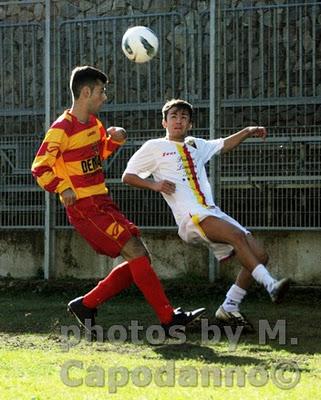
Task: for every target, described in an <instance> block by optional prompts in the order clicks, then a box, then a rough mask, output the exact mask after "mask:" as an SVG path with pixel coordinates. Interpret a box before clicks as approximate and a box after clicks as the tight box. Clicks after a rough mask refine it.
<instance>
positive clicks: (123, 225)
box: [66, 194, 140, 258]
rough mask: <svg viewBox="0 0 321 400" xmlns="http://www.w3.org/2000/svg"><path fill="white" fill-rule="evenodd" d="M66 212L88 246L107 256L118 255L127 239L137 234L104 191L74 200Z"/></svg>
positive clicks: (136, 229) (136, 230)
mask: <svg viewBox="0 0 321 400" xmlns="http://www.w3.org/2000/svg"><path fill="white" fill-rule="evenodd" d="M66 211H67V215H68V219H69V221H70V223H71V224H72V225H73V226H74V227H75V228H76V230H77V231H78V232H79V233H80V235H81V236H82V237H83V238H84V239H85V240H87V242H88V243H89V244H90V245H91V247H92V248H93V249H94V250H95V251H96V252H97V253H100V254H105V255H107V256H109V257H113V258H115V257H118V256H119V255H120V252H121V250H122V248H123V247H124V245H125V244H126V243H127V241H128V240H129V239H130V238H131V237H132V236H139V235H140V232H139V229H138V228H137V226H136V225H135V224H133V223H132V222H130V221H129V220H128V219H127V218H126V217H125V216H124V215H123V214H122V213H121V212H120V210H119V208H118V207H117V206H116V204H115V203H114V202H113V201H112V200H111V198H110V197H109V196H107V195H104V194H102V195H96V196H91V197H86V198H84V199H80V200H77V202H76V203H75V204H74V205H72V206H69V207H67V208H66Z"/></svg>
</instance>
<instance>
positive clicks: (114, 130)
mask: <svg viewBox="0 0 321 400" xmlns="http://www.w3.org/2000/svg"><path fill="white" fill-rule="evenodd" d="M107 133H108V135H109V136H110V137H111V138H112V140H114V141H115V142H123V141H124V140H126V138H127V134H126V131H125V129H124V128H121V127H120V126H111V127H109V128H108V129H107Z"/></svg>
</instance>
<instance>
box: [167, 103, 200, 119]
mask: <svg viewBox="0 0 321 400" xmlns="http://www.w3.org/2000/svg"><path fill="white" fill-rule="evenodd" d="M173 107H177V108H178V109H179V110H182V109H183V110H187V111H188V114H189V117H190V121H191V122H192V120H193V106H192V105H191V104H190V103H188V102H187V101H185V100H182V99H171V100H168V101H167V102H166V103H165V104H164V106H163V108H162V114H163V119H164V120H165V121H166V119H167V114H168V111H169V110H170V109H171V108H173Z"/></svg>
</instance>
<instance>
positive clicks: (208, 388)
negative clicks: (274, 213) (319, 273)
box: [0, 281, 321, 400]
mask: <svg viewBox="0 0 321 400" xmlns="http://www.w3.org/2000/svg"><path fill="white" fill-rule="evenodd" d="M91 285H92V284H91V283H86V284H83V283H80V282H73V283H72V284H71V283H65V282H59V283H57V282H56V283H52V284H50V285H49V284H48V283H42V282H29V283H26V282H14V281H9V282H6V281H5V282H2V283H1V285H0V314H1V318H0V343H1V348H0V399H1V400H20V399H21V400H25V399H28V400H32V399H33V400H40V399H41V400H45V399H53V400H73V399H75V400H94V399H99V400H100V399H140V400H156V399H159V400H179V399H182V400H183V399H184V400H185V399H204V400H205V399H224V400H230V399H231V400H232V399H233V400H235V399H268V400H270V399H291V400H292V399H298V400H299V399H300V400H301V399H308V398H311V399H312V398H315V399H316V398H319V397H320V395H319V391H320V389H319V387H320V384H321V347H320V322H321V311H320V308H319V303H320V292H319V291H317V290H315V291H313V292H309V291H305V292H302V291H295V290H292V291H291V293H290V294H289V297H288V299H287V301H285V302H284V304H281V305H279V306H274V305H273V304H271V303H270V302H269V300H268V298H267V297H266V296H265V294H264V293H262V291H259V292H255V291H252V292H251V293H250V294H249V297H248V299H247V301H246V302H245V303H244V306H243V310H244V311H245V312H246V314H247V315H248V316H249V318H250V319H251V320H252V321H253V322H254V325H255V327H256V328H257V333H255V334H251V335H249V334H248V335H242V336H241V338H240V340H239V342H238V343H237V345H235V346H232V345H231V344H230V343H229V341H228V340H227V338H226V337H225V336H224V335H222V337H221V338H220V340H219V341H217V342H216V343H214V342H211V341H209V342H205V341H204V340H202V336H201V330H200V327H195V328H193V329H191V331H190V332H189V333H187V337H186V341H185V342H184V343H179V342H176V341H175V340H166V341H165V342H163V343H160V344H158V345H151V344H149V343H148V341H147V340H146V330H144V331H143V332H141V335H140V339H141V341H142V343H140V344H135V343H132V341H131V340H130V339H128V340H126V341H122V342H118V343H117V342H115V341H113V340H107V339H106V340H105V341H103V342H98V343H91V342H88V341H87V340H85V338H82V340H81V341H80V342H79V343H78V344H76V345H74V346H71V341H72V339H71V338H70V340H69V341H66V339H64V338H63V337H62V335H61V326H69V325H74V321H73V319H71V317H70V316H69V315H68V314H67V313H66V311H65V308H66V303H67V302H68V300H69V299H71V298H72V297H74V296H75V295H79V294H81V293H83V292H84V291H86V290H87V289H88V288H89V287H91ZM219 286H220V284H216V285H215V286H212V285H207V284H205V283H204V282H201V281H194V282H183V283H182V282H180V285H177V284H176V283H175V282H174V283H166V288H167V292H168V294H169V297H170V298H171V299H172V300H173V302H174V304H175V305H182V306H184V307H185V308H189V307H196V306H199V305H204V306H206V307H207V308H208V311H209V313H208V316H209V321H210V322H211V321H212V322H213V313H214V311H215V309H216V307H217V306H218V305H219V304H220V302H221V300H222V298H224V290H225V287H224V285H223V286H222V288H221V289H218V287H219ZM131 320H137V321H138V323H139V324H141V325H144V327H145V328H147V327H148V326H150V325H152V324H156V323H157V321H156V319H155V317H154V315H153V313H152V312H151V310H150V308H149V307H148V306H147V305H146V303H145V302H144V300H143V299H142V297H141V295H140V294H139V293H138V292H137V291H136V290H135V289H131V290H129V291H127V292H125V293H124V294H122V295H121V296H119V297H118V298H116V299H113V300H112V301H110V302H109V304H104V305H103V306H102V307H101V309H100V311H99V316H98V320H97V322H99V324H100V325H102V326H103V327H104V328H105V332H109V333H110V332H111V331H110V327H111V326H113V325H115V324H121V325H123V326H124V327H128V326H129V325H130V323H131ZM259 320H260V322H259ZM264 320H265V321H268V324H269V326H270V327H271V328H273V327H275V326H276V324H277V323H278V321H285V322H286V334H285V343H279V339H280V338H282V337H281V336H277V337H276V338H275V339H272V338H271V339H268V340H266V343H265V344H260V342H259V333H258V331H259V329H258V328H259V326H261V327H262V324H263V325H264V324H266V323H267V322H264ZM279 323H280V322H279ZM126 332H127V335H128V336H129V337H130V331H128V329H127V331H126ZM203 333H204V330H203ZM291 338H292V342H293V338H297V341H298V343H297V344H291ZM217 339H218V337H217ZM73 343H75V339H73ZM69 346H71V347H70V348H69V350H68V351H67V349H68V347H69ZM68 363H69V364H68ZM281 363H287V364H288V365H291V366H292V370H290V371H287V372H285V374H284V378H285V379H287V380H288V383H289V382H290V386H291V379H293V377H294V376H298V377H299V382H298V383H297V384H296V385H295V386H294V387H292V388H290V389H287V390H286V389H281V388H280V387H279V385H280V383H277V382H276V379H277V377H278V376H279V375H274V371H275V369H277V368H278V366H281ZM68 365H70V366H71V367H70V368H69V369H68V368H67V366H68ZM296 368H297V370H296ZM67 370H68V374H66V372H67ZM233 371H234V374H233ZM255 373H257V374H256V375H255ZM208 374H209V375H208ZM211 374H212V375H211ZM215 374H216V375H215ZM218 374H221V376H219V375H218ZM295 374H298V375H295ZM208 376H209V380H206V378H207V377H208ZM232 378H233V379H232ZM68 379H69V380H68ZM117 379H121V381H119V382H118V385H119V386H117ZM70 384H75V385H76V386H75V387H71V386H70ZM214 384H215V385H214ZM257 385H259V386H257Z"/></svg>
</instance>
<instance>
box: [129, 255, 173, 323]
mask: <svg viewBox="0 0 321 400" xmlns="http://www.w3.org/2000/svg"><path fill="white" fill-rule="evenodd" d="M128 264H129V268H130V272H131V273H132V276H133V280H134V282H135V284H136V285H137V287H138V288H139V289H140V291H141V292H142V293H143V295H144V296H145V299H146V301H147V302H148V303H149V305H150V306H151V307H152V308H153V309H154V311H155V313H156V315H157V317H158V319H159V320H160V322H161V323H162V324H167V323H169V322H170V321H171V320H172V318H173V307H172V306H171V304H170V302H169V300H168V298H167V297H166V294H165V293H164V289H163V287H162V284H161V283H160V280H159V279H158V277H157V275H156V274H155V272H154V270H153V268H152V266H151V265H150V262H149V260H148V258H147V257H145V256H143V257H138V258H135V259H134V260H130V261H128Z"/></svg>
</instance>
